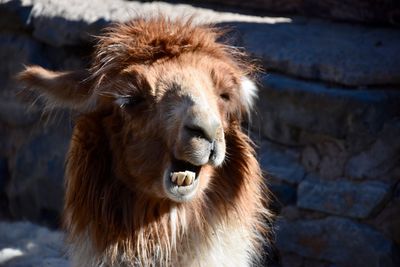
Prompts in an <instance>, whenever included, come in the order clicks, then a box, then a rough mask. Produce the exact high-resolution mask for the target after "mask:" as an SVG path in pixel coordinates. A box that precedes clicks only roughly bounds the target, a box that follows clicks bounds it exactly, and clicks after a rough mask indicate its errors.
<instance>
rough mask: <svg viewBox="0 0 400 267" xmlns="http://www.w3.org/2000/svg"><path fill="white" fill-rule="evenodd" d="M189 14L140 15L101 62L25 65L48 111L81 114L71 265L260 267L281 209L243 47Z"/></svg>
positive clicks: (99, 55) (69, 213)
mask: <svg viewBox="0 0 400 267" xmlns="http://www.w3.org/2000/svg"><path fill="white" fill-rule="evenodd" d="M221 35H222V32H221V31H219V30H218V29H217V28H215V27H211V26H204V25H201V26H196V25H194V24H193V23H192V22H191V20H187V21H183V20H175V21H172V20H170V19H167V18H163V17H159V18H151V19H137V20H133V21H130V22H126V23H120V24H116V25H114V26H111V27H110V28H108V29H107V30H106V31H105V33H104V34H103V35H102V36H100V37H98V40H97V45H96V47H95V51H94V54H93V57H92V61H91V62H92V63H91V67H90V68H89V69H87V70H81V71H73V72H54V71H50V70H46V69H43V68H41V67H38V66H31V67H27V69H26V70H24V71H23V72H21V73H20V74H19V76H18V79H19V80H20V81H21V82H22V83H23V84H25V86H26V87H28V88H31V89H33V90H36V91H37V92H38V94H40V95H41V96H42V97H44V98H45V99H46V100H47V103H48V105H49V107H54V106H59V107H64V108H70V109H74V110H77V111H79V115H78V118H77V120H76V122H75V126H74V131H73V136H72V139H71V143H70V149H69V152H68V155H67V164H66V175H65V176H66V197H65V207H64V226H65V229H66V231H67V236H68V243H69V246H70V248H71V249H70V251H71V258H72V264H73V266H88V267H95V266H110V267H114V266H250V265H252V264H253V263H254V262H255V261H256V260H257V258H258V257H259V256H260V255H262V253H261V252H262V247H263V245H264V243H265V242H266V236H267V235H268V233H269V229H268V227H267V225H268V223H267V222H268V221H269V220H271V218H272V215H271V213H270V212H269V211H268V210H267V209H266V205H267V203H268V191H267V189H266V187H265V186H264V183H263V177H262V172H261V170H260V166H259V164H258V162H257V160H256V158H255V152H254V150H253V148H252V146H251V140H250V139H249V138H248V136H247V135H245V134H244V133H243V132H242V129H241V126H240V125H241V122H242V120H243V119H244V118H246V116H248V115H249V112H250V111H251V108H252V106H253V104H254V98H255V97H256V92H257V88H256V87H255V85H254V83H253V82H252V81H251V80H250V78H249V77H251V74H252V73H253V71H254V70H255V69H256V68H255V67H254V66H253V65H252V64H251V63H249V62H250V61H249V60H248V59H247V57H246V55H245V53H243V52H241V51H239V50H238V49H236V48H234V47H232V46H229V45H226V44H223V43H220V42H218V40H219V39H220V38H219V37H221Z"/></svg>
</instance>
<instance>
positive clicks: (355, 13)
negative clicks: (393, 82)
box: [207, 0, 400, 26]
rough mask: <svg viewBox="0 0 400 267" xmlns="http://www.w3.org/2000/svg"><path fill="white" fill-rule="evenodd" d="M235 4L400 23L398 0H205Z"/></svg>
mask: <svg viewBox="0 0 400 267" xmlns="http://www.w3.org/2000/svg"><path fill="white" fill-rule="evenodd" d="M207 2H213V3H218V4H223V5H230V6H234V7H247V8H251V9H255V10H257V11H260V10H263V11H265V12H269V13H273V14H297V15H303V16H304V15H305V16H309V17H320V18H329V19H337V20H340V21H343V20H344V21H353V22H354V21H355V22H366V23H368V24H372V23H376V24H387V25H392V26H399V24H400V18H399V14H400V4H399V2H396V1H392V0H381V1H374V0H358V1H346V2H343V1H340V0H336V1H332V0H322V1H321V0H307V1H300V0H285V1H273V0H255V1H241V0H208V1H207Z"/></svg>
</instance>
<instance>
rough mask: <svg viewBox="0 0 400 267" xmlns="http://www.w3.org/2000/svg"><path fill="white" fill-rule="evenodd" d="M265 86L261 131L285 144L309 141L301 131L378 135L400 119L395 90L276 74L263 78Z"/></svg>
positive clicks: (399, 98) (398, 95)
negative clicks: (351, 87)
mask: <svg viewBox="0 0 400 267" xmlns="http://www.w3.org/2000/svg"><path fill="white" fill-rule="evenodd" d="M399 47H400V46H399ZM262 82H263V85H264V88H263V89H262V90H260V97H259V98H260V101H259V112H260V116H261V117H262V119H263V121H262V127H263V128H262V129H261V130H262V132H263V133H264V134H265V135H266V136H268V137H269V138H271V139H273V140H279V141H281V142H283V143H289V144H298V143H299V142H301V141H303V142H304V141H308V140H301V137H302V136H301V133H300V132H299V130H300V129H302V130H305V131H307V132H309V133H314V134H322V135H329V136H332V137H335V138H338V139H343V138H346V137H348V136H349V135H352V134H354V135H358V136H359V135H360V134H364V133H368V134H370V135H377V134H378V133H379V132H380V131H381V130H382V129H383V126H384V123H385V122H387V121H390V120H391V119H393V118H396V117H398V116H400V110H399V109H398V103H400V92H398V91H396V90H348V89H345V88H340V87H330V86H328V85H325V84H321V83H314V82H306V81H302V80H297V79H292V78H288V77H285V76H282V75H275V74H269V75H266V76H264V77H263V80H262ZM327 118H329V119H327Z"/></svg>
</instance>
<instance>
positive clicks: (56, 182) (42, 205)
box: [7, 125, 70, 225]
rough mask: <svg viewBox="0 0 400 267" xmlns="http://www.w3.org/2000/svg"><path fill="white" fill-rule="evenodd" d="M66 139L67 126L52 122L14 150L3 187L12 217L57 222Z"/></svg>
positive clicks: (67, 136)
mask: <svg viewBox="0 0 400 267" xmlns="http://www.w3.org/2000/svg"><path fill="white" fill-rule="evenodd" d="M56 127H57V128H56ZM69 138H70V130H68V126H67V127H65V126H64V127H62V126H57V125H53V126H52V127H50V128H48V129H46V130H45V131H44V132H43V133H40V134H39V135H37V136H35V137H33V138H32V139H31V140H30V141H29V142H28V143H26V144H25V145H23V146H22V147H20V149H19V151H17V156H16V158H15V161H14V162H13V166H12V169H13V170H14V171H13V172H12V175H11V178H10V181H9V182H8V186H7V194H8V197H9V208H10V212H11V214H12V215H13V217H14V218H20V219H30V220H34V221H40V222H42V223H46V222H47V223H50V224H52V225H58V223H59V222H58V213H59V211H60V210H61V209H62V205H63V204H62V203H63V195H64V186H63V185H64V182H63V181H64V158H65V154H66V152H67V146H68V143H69Z"/></svg>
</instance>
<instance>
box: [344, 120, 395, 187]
mask: <svg viewBox="0 0 400 267" xmlns="http://www.w3.org/2000/svg"><path fill="white" fill-rule="evenodd" d="M399 136H400V120H398V119H397V120H396V121H392V122H390V123H387V124H386V125H385V127H384V129H383V130H382V133H380V137H379V139H378V140H376V141H375V142H374V143H373V144H372V145H371V146H369V148H368V149H366V150H364V151H362V152H361V153H359V154H357V155H355V156H353V157H352V158H351V159H350V160H349V162H348V163H347V165H346V175H347V176H349V177H352V178H355V179H376V178H377V177H382V176H387V173H388V172H389V171H390V170H391V169H393V168H394V167H396V166H400V139H399ZM391 178H392V179H396V178H397V177H391Z"/></svg>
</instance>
